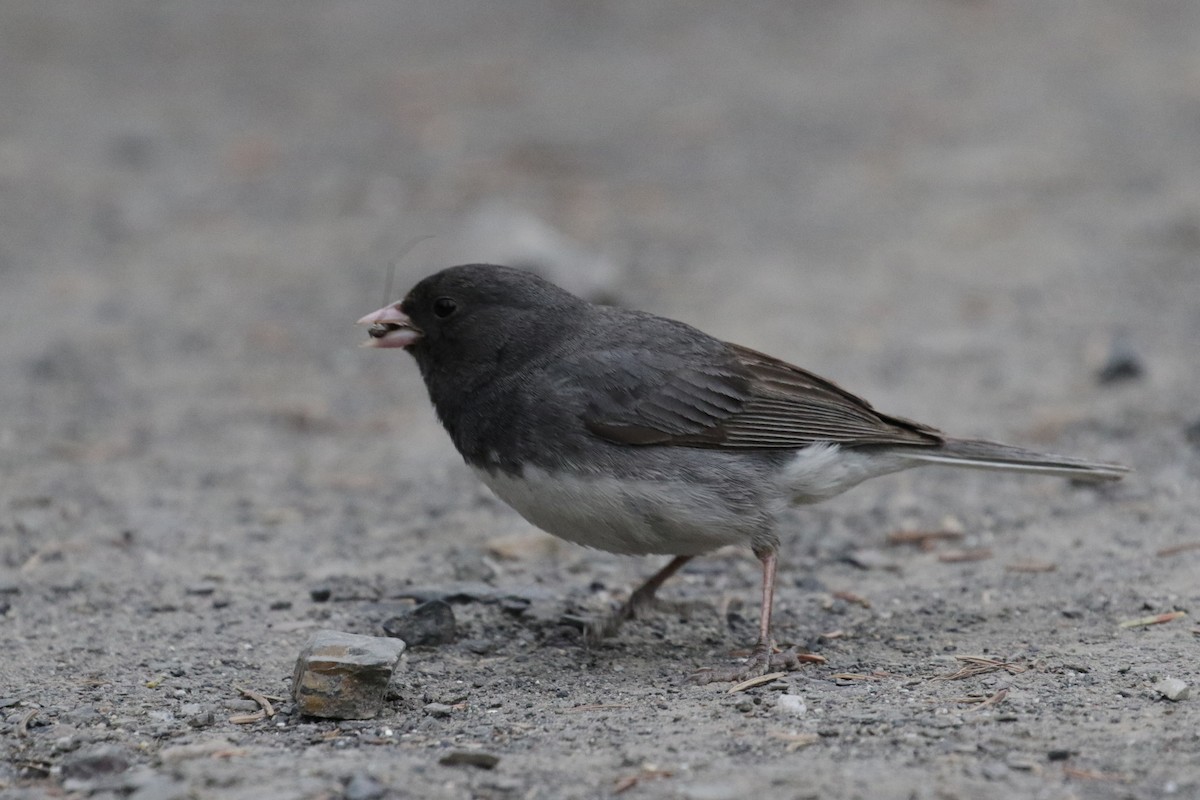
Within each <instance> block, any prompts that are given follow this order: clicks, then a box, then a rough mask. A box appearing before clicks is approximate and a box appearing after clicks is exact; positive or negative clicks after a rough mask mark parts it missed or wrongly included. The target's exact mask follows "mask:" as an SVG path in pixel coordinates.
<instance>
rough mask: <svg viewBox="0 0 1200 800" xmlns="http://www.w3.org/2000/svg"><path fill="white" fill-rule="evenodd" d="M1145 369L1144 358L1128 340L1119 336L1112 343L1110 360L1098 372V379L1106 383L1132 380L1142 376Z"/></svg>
mask: <svg viewBox="0 0 1200 800" xmlns="http://www.w3.org/2000/svg"><path fill="white" fill-rule="evenodd" d="M1145 371H1146V369H1145V367H1144V366H1142V359H1141V358H1140V357H1139V356H1138V354H1137V353H1136V352H1134V350H1133V348H1132V347H1131V346H1130V345H1129V343H1128V342H1126V341H1123V340H1122V339H1121V338H1118V339H1116V340H1115V341H1114V342H1113V344H1112V349H1111V351H1110V352H1109V354H1108V360H1107V361H1105V362H1104V366H1102V367H1101V368H1100V369H1099V371H1098V372H1097V373H1096V380H1097V381H1099V382H1100V383H1101V384H1105V385H1106V384H1110V383H1119V382H1121V381H1131V380H1136V379H1137V378H1140V377H1142V375H1143V374H1144V373H1145Z"/></svg>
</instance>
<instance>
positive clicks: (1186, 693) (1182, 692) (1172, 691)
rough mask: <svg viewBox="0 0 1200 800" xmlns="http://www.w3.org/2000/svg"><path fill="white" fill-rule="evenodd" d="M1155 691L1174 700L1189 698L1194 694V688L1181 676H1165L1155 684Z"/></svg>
mask: <svg viewBox="0 0 1200 800" xmlns="http://www.w3.org/2000/svg"><path fill="white" fill-rule="evenodd" d="M1154 691H1156V692H1158V693H1159V694H1161V695H1162V696H1163V697H1165V698H1167V699H1168V700H1171V701H1173V702H1178V701H1180V700H1187V699H1188V698H1189V697H1191V694H1192V688H1191V687H1190V686H1188V685H1187V684H1186V683H1184V682H1183V681H1181V680H1179V678H1163V679H1162V680H1161V681H1159V682H1158V683H1156V684H1154Z"/></svg>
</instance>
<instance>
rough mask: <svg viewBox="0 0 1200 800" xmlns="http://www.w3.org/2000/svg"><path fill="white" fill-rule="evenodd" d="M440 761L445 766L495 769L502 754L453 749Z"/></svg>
mask: <svg viewBox="0 0 1200 800" xmlns="http://www.w3.org/2000/svg"><path fill="white" fill-rule="evenodd" d="M438 763H439V764H441V765H442V766H443V767H478V768H479V769H494V768H495V766H496V765H497V764H499V763H500V756H496V755H492V754H491V753H483V752H480V751H478V750H452V751H450V752H449V753H446V755H444V756H442V757H441V758H439V759H438Z"/></svg>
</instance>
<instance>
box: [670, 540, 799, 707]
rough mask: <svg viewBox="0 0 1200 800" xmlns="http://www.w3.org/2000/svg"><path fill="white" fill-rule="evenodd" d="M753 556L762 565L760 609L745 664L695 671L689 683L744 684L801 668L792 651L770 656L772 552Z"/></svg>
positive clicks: (773, 592) (771, 645) (771, 649)
mask: <svg viewBox="0 0 1200 800" xmlns="http://www.w3.org/2000/svg"><path fill="white" fill-rule="evenodd" d="M755 555H757V556H758V560H759V561H761V562H762V572H763V577H762V606H761V607H760V609H759V618H758V641H757V642H755V644H754V649H753V650H751V651H750V657H749V658H748V659H746V663H745V664H744V665H743V666H741V667H737V668H734V669H728V670H718V669H702V670H699V671H697V672H696V673H695V674H694V675H693V676H692V680H693V681H695V682H696V683H721V682H728V681H744V680H747V679H749V678H757V677H758V676H760V675H765V674H767V672H769V671H770V670H772V669H784V670H791V669H797V668H799V666H800V660H799V659H798V658H797V657H796V654H795V653H794V652H792V651H787V652H783V653H775V652H773V651H774V649H775V642H774V640H772V639H771V608H772V606H773V605H774V604H775V566H776V554H775V551H774V550H763V551H760V552H758V553H756V554H755Z"/></svg>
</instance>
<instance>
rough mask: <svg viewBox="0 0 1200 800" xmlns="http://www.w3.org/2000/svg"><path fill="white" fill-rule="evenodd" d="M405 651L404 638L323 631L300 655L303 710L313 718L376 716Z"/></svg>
mask: <svg viewBox="0 0 1200 800" xmlns="http://www.w3.org/2000/svg"><path fill="white" fill-rule="evenodd" d="M403 652H404V642H402V641H400V640H399V639H390V638H383V637H377V636H359V635H357V634H353V633H342V632H340V631H317V632H316V633H314V634H313V635H312V636H311V637H310V638H309V640H308V642H307V644H305V646H304V649H303V650H301V651H300V656H299V658H297V659H296V671H295V675H294V677H293V679H292V697H293V699H294V700H295V701H296V708H297V710H298V711H299V712H300V713H301V714H306V715H308V716H312V717H331V718H334V719H370V718H371V717H374V716H375V715H376V714H378V713H379V709H380V708H381V707H382V706H383V698H384V692H385V691H386V690H387V685H388V681H390V680H391V678H392V673H393V672H394V671H395V669H396V665H397V664H398V663H399V662H400V655H401V654H402V653H403Z"/></svg>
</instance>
